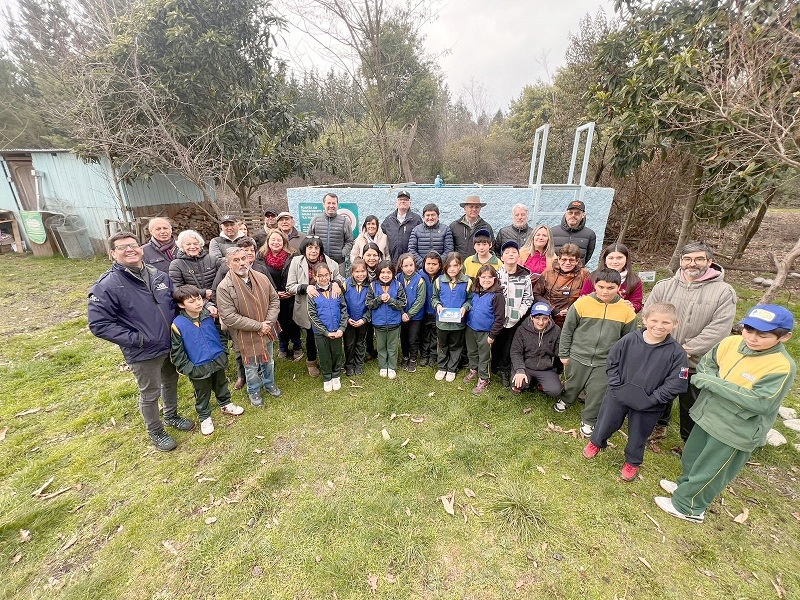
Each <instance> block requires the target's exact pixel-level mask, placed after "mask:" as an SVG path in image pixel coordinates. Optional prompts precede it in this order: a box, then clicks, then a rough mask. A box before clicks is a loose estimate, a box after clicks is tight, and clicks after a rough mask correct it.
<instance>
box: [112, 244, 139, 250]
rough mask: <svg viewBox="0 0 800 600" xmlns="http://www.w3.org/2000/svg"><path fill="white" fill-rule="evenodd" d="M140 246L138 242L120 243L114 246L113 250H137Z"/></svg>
mask: <svg viewBox="0 0 800 600" xmlns="http://www.w3.org/2000/svg"><path fill="white" fill-rule="evenodd" d="M139 248H140V246H139V244H136V243H133V244H120V245H119V246H114V250H138V249H139Z"/></svg>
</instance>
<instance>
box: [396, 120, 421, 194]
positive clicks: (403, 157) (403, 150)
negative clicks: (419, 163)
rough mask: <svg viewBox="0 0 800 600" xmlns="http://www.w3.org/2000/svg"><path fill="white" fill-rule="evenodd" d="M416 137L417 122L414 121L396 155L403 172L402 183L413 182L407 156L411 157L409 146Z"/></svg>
mask: <svg viewBox="0 0 800 600" xmlns="http://www.w3.org/2000/svg"><path fill="white" fill-rule="evenodd" d="M416 135H417V121H416V119H415V120H414V122H413V123H412V124H411V130H410V131H409V132H408V135H407V136H406V137H405V139H404V140H403V143H402V144H400V148H398V150H397V154H398V155H399V158H400V168H401V169H402V171H403V181H407V182H411V181H414V175H413V174H412V173H411V161H410V160H409V156H411V146H412V145H413V144H414V137H415V136H416Z"/></svg>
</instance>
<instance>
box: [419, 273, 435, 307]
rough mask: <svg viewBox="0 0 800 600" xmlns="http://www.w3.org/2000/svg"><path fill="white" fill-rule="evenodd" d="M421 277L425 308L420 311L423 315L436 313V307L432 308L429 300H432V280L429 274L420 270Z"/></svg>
mask: <svg viewBox="0 0 800 600" xmlns="http://www.w3.org/2000/svg"><path fill="white" fill-rule="evenodd" d="M421 275H422V279H424V280H425V309H424V310H423V311H422V312H424V313H425V315H426V316H427V315H436V309H434V308H433V305H432V304H431V301H432V300H433V281H431V276H430V275H428V274H427V273H426V272H425V271H421Z"/></svg>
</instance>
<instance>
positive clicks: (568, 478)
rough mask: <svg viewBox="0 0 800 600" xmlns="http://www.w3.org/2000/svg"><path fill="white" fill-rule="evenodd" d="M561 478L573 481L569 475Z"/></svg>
mask: <svg viewBox="0 0 800 600" xmlns="http://www.w3.org/2000/svg"><path fill="white" fill-rule="evenodd" d="M561 479H563V480H564V481H572V477H570V476H569V475H562V476H561Z"/></svg>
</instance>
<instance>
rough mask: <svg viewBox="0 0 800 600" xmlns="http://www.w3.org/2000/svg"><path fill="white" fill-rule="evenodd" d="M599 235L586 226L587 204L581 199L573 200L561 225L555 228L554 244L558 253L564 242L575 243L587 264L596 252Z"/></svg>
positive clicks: (584, 262)
mask: <svg viewBox="0 0 800 600" xmlns="http://www.w3.org/2000/svg"><path fill="white" fill-rule="evenodd" d="M596 243H597V236H596V235H595V233H594V231H592V230H591V229H589V228H588V227H586V205H585V204H584V203H583V202H582V201H581V200H573V201H572V202H570V203H569V204H568V205H567V211H566V212H565V213H564V217H563V218H562V219H561V225H559V226H558V227H554V228H553V246H554V247H555V251H556V254H558V251H559V249H560V248H561V246H563V245H564V244H575V245H576V246H577V247H578V248H580V249H581V259H582V260H583V264H584V265H586V264H587V263H588V262H589V259H591V258H592V254H594V247H595V244H596Z"/></svg>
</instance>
